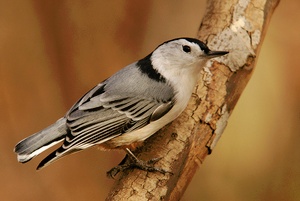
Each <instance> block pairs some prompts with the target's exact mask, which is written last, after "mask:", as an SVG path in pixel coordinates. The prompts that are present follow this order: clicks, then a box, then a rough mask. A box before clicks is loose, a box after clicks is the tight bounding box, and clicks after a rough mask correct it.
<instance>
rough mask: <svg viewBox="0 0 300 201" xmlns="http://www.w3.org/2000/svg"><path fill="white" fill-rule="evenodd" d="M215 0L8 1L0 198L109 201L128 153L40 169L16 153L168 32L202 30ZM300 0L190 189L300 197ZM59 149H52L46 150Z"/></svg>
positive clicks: (1, 80)
mask: <svg viewBox="0 0 300 201" xmlns="http://www.w3.org/2000/svg"><path fill="white" fill-rule="evenodd" d="M204 8H205V1H196V0H187V1H171V0H168V1H158V0H152V1H138V0H135V1H124V0H123V1H122V0H115V1H92V0H81V1H79V0H75V1H73V0H72V1H71V0H65V1H34V0H27V1H21V0H12V1H9V0H0V76H1V77H0V93H1V95H0V107H1V115H0V133H1V141H0V178H1V181H0V199H1V200H25V201H26V200H44V201H48V200H66V201H67V200H104V199H105V197H106V195H107V193H108V191H109V189H110V187H111V186H112V183H113V180H110V179H107V178H106V174H105V173H106V171H107V170H109V169H110V168H111V167H113V166H115V165H116V164H118V162H119V161H120V160H121V159H122V158H123V156H124V153H122V152H100V151H97V150H95V149H89V150H86V151H84V152H81V153H78V154H76V155H72V156H69V157H66V158H64V159H62V160H60V161H59V162H56V163H54V164H52V165H51V166H49V167H47V168H45V169H43V170H41V171H35V168H36V166H37V164H38V162H39V161H40V160H41V159H42V158H43V157H45V156H46V154H42V155H41V156H38V157H36V158H35V159H33V160H32V161H30V162H29V163H27V164H26V165H23V164H19V163H18V162H17V160H16V156H15V154H14V153H13V152H12V150H13V147H14V145H15V144H16V143H17V142H18V141H19V140H21V139H23V138H25V137H26V136H28V135H30V134H32V133H34V132H36V131H38V130H40V129H42V128H45V127H46V126H48V125H49V124H51V123H53V122H54V121H56V119H58V118H59V117H61V116H63V115H64V113H65V112H66V111H67V110H68V108H70V107H71V106H72V104H73V103H74V102H75V101H76V100H77V99H78V98H80V97H81V96H82V95H83V94H84V93H85V92H86V91H87V90H89V89H90V88H91V87H93V86H94V85H96V84H97V83H98V82H100V81H102V80H103V79H105V78H107V77H108V76H110V75H111V74H113V73H114V72H116V71H117V70H119V69H120V68H122V67H123V66H125V65H127V64H129V63H131V62H133V61H135V60H137V59H139V58H141V57H144V56H145V55H147V54H148V53H149V52H151V51H152V50H153V49H154V48H155V47H156V46H157V45H158V44H160V43H161V42H163V41H165V40H168V39H171V38H175V37H180V36H190V37H193V36H196V33H197V29H198V27H199V24H200V21H201V18H202V16H203V14H204ZM299 9H300V1H298V0H289V1H282V2H281V3H280V5H279V6H278V8H277V10H276V11H275V13H274V15H273V17H272V20H271V23H270V26H269V29H268V32H267V35H266V37H265V41H264V44H263V46H262V49H261V52H260V55H259V59H258V63H257V66H256V70H255V72H254V74H253V77H252V79H251V80H250V82H249V84H248V86H247V87H246V89H245V91H244V93H243V95H242V96H241V98H240V100H239V102H238V104H237V106H236V108H235V110H234V112H233V114H232V116H231V118H230V120H229V124H228V126H227V129H226V130H225V133H224V134H223V136H222V138H221V140H220V141H219V143H218V145H217V147H216V148H215V150H214V151H213V153H212V155H210V156H209V157H207V159H206V160H205V162H204V164H203V165H202V166H201V168H200V169H199V171H198V172H197V174H196V175H195V177H194V178H193V181H192V182H191V184H190V185H189V187H188V189H187V191H186V193H185V195H184V197H183V199H182V200H192V201H193V200H200V199H201V200H214V201H218V200H232V201H234V200H237V201H238V200H246V201H248V200H249V201H250V200H273V201H274V200H300V148H299V144H300V105H299V101H300V93H299V92H300V67H299V64H300V59H299V58H300V56H299V52H300V37H299V32H300V26H299V21H300V12H299ZM47 153H49V152H47Z"/></svg>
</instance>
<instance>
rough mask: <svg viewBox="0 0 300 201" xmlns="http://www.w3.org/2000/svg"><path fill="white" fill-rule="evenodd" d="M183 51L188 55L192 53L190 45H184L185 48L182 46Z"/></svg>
mask: <svg viewBox="0 0 300 201" xmlns="http://www.w3.org/2000/svg"><path fill="white" fill-rule="evenodd" d="M182 49H183V51H185V52H186V53H189V52H191V47H190V46H188V45H183V46H182Z"/></svg>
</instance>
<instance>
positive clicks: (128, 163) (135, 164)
mask: <svg viewBox="0 0 300 201" xmlns="http://www.w3.org/2000/svg"><path fill="white" fill-rule="evenodd" d="M125 151H126V152H127V154H126V156H125V158H124V159H123V160H122V161H121V163H120V164H119V165H118V166H116V167H114V168H112V169H111V170H109V171H108V172H107V173H106V174H107V176H108V177H109V178H114V177H115V176H116V175H117V174H118V173H119V172H121V171H124V170H127V169H131V168H138V169H140V170H144V171H148V172H160V173H162V174H166V173H171V172H168V171H166V170H164V169H161V168H157V167H154V164H155V163H156V162H158V161H159V160H160V159H161V158H154V159H151V160H148V161H142V160H140V159H138V158H137V157H136V156H135V155H134V154H133V153H132V152H131V151H130V149H128V148H126V149H125Z"/></svg>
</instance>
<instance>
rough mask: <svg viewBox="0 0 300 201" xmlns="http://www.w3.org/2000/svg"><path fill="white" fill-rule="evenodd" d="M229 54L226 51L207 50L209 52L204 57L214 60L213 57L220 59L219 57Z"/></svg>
mask: <svg viewBox="0 0 300 201" xmlns="http://www.w3.org/2000/svg"><path fill="white" fill-rule="evenodd" d="M228 53H229V52H227V51H212V50H209V52H207V53H206V56H207V57H208V58H214V57H220V56H223V55H225V54H228Z"/></svg>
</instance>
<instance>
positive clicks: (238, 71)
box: [106, 0, 279, 201]
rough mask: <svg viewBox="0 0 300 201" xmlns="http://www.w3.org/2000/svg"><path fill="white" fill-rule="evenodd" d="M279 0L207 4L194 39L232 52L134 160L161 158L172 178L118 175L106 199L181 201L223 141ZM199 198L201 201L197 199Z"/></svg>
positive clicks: (139, 172)
mask: <svg viewBox="0 0 300 201" xmlns="http://www.w3.org/2000/svg"><path fill="white" fill-rule="evenodd" d="M278 3H279V0H238V1H233V0H229V1H222V0H208V1H207V8H206V13H205V16H204V18H203V20H202V22H201V25H200V28H199V32H198V35H197V38H199V39H200V40H201V41H204V42H205V43H207V45H208V47H209V48H210V49H212V50H227V51H230V53H229V54H228V55H227V56H225V57H221V58H217V59H214V60H212V61H210V62H209V63H208V64H207V67H206V68H205V69H204V71H203V73H202V76H201V78H199V82H198V84H197V86H196V88H195V91H194V94H193V95H192V97H191V99H190V102H189V104H188V106H187V108H186V110H185V111H184V112H183V113H182V114H181V115H180V116H179V117H178V118H177V119H176V120H175V121H173V122H172V123H171V124H170V125H167V126H166V127H164V128H163V129H162V130H160V131H159V132H158V133H157V134H155V135H153V136H152V137H150V138H149V139H148V140H146V142H145V143H144V146H142V147H141V148H139V149H138V150H136V151H135V152H134V153H135V155H136V156H137V157H138V158H139V159H142V160H149V159H152V158H157V157H162V159H161V160H160V161H159V162H157V163H156V164H155V166H157V167H160V168H163V169H165V170H168V171H170V172H172V173H173V174H165V175H163V174H161V173H150V172H145V171H142V170H138V169H134V170H129V171H125V172H123V173H120V176H119V178H118V179H117V180H116V182H115V183H114V185H113V187H112V189H111V191H110V193H109V195H108V197H107V199H106V200H125V199H126V200H139V201H141V200H179V199H180V198H181V197H182V195H183V193H184V191H185V189H186V188H187V186H188V184H189V182H190V181H191V179H192V177H193V175H194V174H195V172H196V170H197V169H198V167H199V166H201V164H202V163H203V161H204V159H205V157H206V156H207V155H208V154H209V153H210V152H211V151H212V149H213V148H214V146H215V145H216V143H217V142H218V140H219V138H220V137H221V135H222V133H223V131H224V129H225V127H226V125H227V121H228V118H229V116H230V114H231V112H232V110H233V108H234V106H235V105H236V103H237V101H238V99H239V97H240V95H241V93H242V91H243V90H244V88H245V86H246V84H247V82H248V81H249V79H250V77H251V74H252V72H253V69H254V66H255V63H256V60H257V57H258V54H259V49H260V47H261V45H262V42H263V38H264V36H265V33H266V30H267V27H268V24H269V21H270V18H271V15H272V13H273V12H274V10H275V8H276V6H277V5H278ZM199 199H200V198H199Z"/></svg>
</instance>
